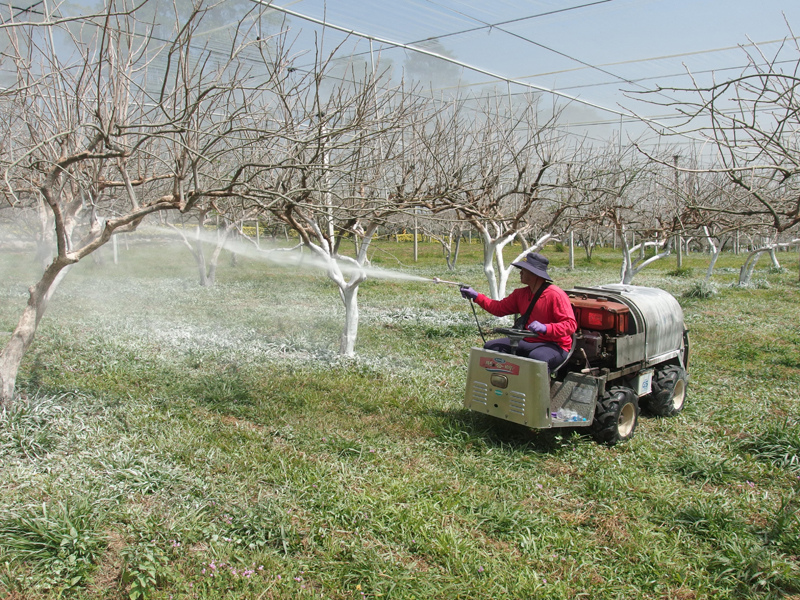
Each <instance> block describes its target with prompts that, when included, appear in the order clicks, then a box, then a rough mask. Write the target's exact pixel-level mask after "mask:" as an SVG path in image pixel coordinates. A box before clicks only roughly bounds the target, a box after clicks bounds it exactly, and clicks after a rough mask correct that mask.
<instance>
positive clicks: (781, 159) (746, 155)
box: [658, 36, 800, 235]
mask: <svg viewBox="0 0 800 600" xmlns="http://www.w3.org/2000/svg"><path fill="white" fill-rule="evenodd" d="M789 40H792V44H793V45H784V46H782V47H781V48H780V49H779V50H778V52H776V53H775V55H773V56H766V55H765V54H764V53H762V52H761V50H760V49H759V48H758V47H756V48H754V49H753V50H752V51H749V52H746V58H747V59H748V65H747V67H746V68H745V69H744V70H743V71H742V72H741V73H740V75H739V76H737V77H733V78H731V79H728V80H727V81H724V82H721V83H716V82H715V83H712V84H710V85H702V84H700V83H699V82H697V83H696V84H695V86H694V87H692V88H688V89H687V88H684V89H679V88H660V89H659V90H658V91H668V92H670V93H671V95H673V96H675V95H680V99H679V100H676V101H674V102H668V103H660V104H662V105H666V106H668V107H670V108H673V109H676V110H677V111H678V112H679V113H680V114H681V115H683V116H684V117H685V121H684V123H683V124H682V125H681V126H678V127H675V128H674V131H678V130H680V131H682V132H684V133H685V131H686V130H687V129H691V130H692V131H693V132H694V133H695V135H699V136H702V137H704V138H706V139H707V140H709V141H710V142H712V143H713V144H714V147H715V148H716V151H717V157H716V160H717V161H718V164H717V165H714V166H707V167H705V168H703V169H699V168H698V169H680V168H679V170H681V171H684V172H687V173H689V172H693V171H699V170H704V171H710V172H717V173H722V174H724V175H725V176H726V177H728V179H729V180H730V182H731V183H732V184H733V185H734V186H735V187H737V188H738V189H739V190H741V192H743V193H742V194H737V195H736V196H734V197H733V198H731V200H732V201H730V202H722V203H718V204H705V203H701V202H698V203H697V204H696V205H695V206H694V207H693V208H697V209H698V210H702V211H708V212H711V213H716V214H719V215H729V216H738V217H742V218H745V219H746V220H747V221H748V222H749V223H750V224H757V225H760V226H762V228H763V227H769V228H770V229H771V230H772V231H773V233H774V235H777V234H781V233H784V232H788V231H790V230H797V228H798V224H800V141H798V140H799V139H800V138H798V132H800V93H799V92H800V45H798V41H797V38H795V37H794V36H792V37H791V38H789ZM787 55H791V56H790V57H788V56H787ZM787 63H788V66H786V65H787Z"/></svg>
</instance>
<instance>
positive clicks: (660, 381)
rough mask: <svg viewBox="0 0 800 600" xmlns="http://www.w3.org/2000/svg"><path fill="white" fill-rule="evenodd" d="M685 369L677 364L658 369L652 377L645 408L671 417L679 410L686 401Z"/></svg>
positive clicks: (686, 379) (686, 378) (686, 381)
mask: <svg viewBox="0 0 800 600" xmlns="http://www.w3.org/2000/svg"><path fill="white" fill-rule="evenodd" d="M687 383H688V377H687V376H686V371H684V370H683V369H682V368H680V367H679V366H677V365H668V366H666V367H664V368H663V369H658V370H657V371H656V373H655V376H654V377H653V386H652V387H653V391H652V394H651V395H650V397H649V398H648V400H647V409H648V410H649V411H650V412H652V413H653V414H655V415H659V416H662V417H671V416H673V415H677V414H678V413H679V412H681V409H682V408H683V404H684V402H686V386H687Z"/></svg>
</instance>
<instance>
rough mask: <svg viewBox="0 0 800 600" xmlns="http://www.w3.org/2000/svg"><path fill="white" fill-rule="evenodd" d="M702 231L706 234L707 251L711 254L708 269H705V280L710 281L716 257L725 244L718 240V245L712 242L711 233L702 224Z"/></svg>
mask: <svg viewBox="0 0 800 600" xmlns="http://www.w3.org/2000/svg"><path fill="white" fill-rule="evenodd" d="M703 233H705V234H706V242H707V243H708V251H709V253H710V254H711V261H710V262H709V263H708V269H707V270H706V281H711V275H712V274H713V273H714V265H716V264H717V259H718V258H719V255H720V254H721V253H722V248H723V247H724V246H725V244H724V243H723V242H722V241H720V244H719V246H717V244H715V243H714V240H713V238H712V237H711V234H710V233H709V231H708V227H706V226H703Z"/></svg>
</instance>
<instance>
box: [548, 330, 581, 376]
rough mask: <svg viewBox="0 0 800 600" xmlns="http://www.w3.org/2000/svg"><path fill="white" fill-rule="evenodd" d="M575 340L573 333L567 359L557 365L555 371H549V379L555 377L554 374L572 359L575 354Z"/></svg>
mask: <svg viewBox="0 0 800 600" xmlns="http://www.w3.org/2000/svg"><path fill="white" fill-rule="evenodd" d="M575 338H576V334H575V333H573V334H572V345H571V346H570V347H569V352H567V357H566V358H565V359H564V360H563V361H562V362H561V364H560V365H558V366H557V367H556V368H555V369H553V370H551V371H550V377H555V375H556V373H558V370H559V369H560V368H561V367H563V366H564V365H565V364H567V363H568V362H569V359H570V358H572V353H573V352H575V345H576V342H577V340H576V339H575Z"/></svg>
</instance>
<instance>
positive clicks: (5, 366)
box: [0, 259, 70, 406]
mask: <svg viewBox="0 0 800 600" xmlns="http://www.w3.org/2000/svg"><path fill="white" fill-rule="evenodd" d="M69 264H70V263H68V262H67V261H65V260H59V259H56V260H54V261H53V262H52V263H50V265H49V266H48V267H47V269H45V272H44V274H43V275H42V278H41V279H40V280H39V282H38V283H37V284H36V285H33V286H31V287H30V288H29V289H28V293H29V296H28V304H27V306H26V307H25V310H24V311H23V312H22V317H21V318H20V320H19V323H18V324H17V327H16V329H15V330H14V333H13V334H11V339H10V340H9V341H8V343H7V344H6V346H5V348H3V351H2V352H0V386H1V387H0V405H2V406H9V405H10V403H11V402H12V401H13V399H14V389H15V386H16V382H17V373H19V367H20V365H21V364H22V358H23V357H24V356H25V352H26V351H27V350H28V348H29V347H30V345H31V343H32V342H33V338H34V336H35V335H36V328H37V327H38V326H39V321H41V320H42V316H43V315H44V312H45V310H46V309H47V304H48V302H49V300H50V298H51V297H52V294H51V293H50V292H51V288H53V284H54V283H55V282H56V279H57V278H58V275H59V273H61V271H62V270H63V269H64V268H66V267H67V266H69ZM59 281H60V279H59Z"/></svg>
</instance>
